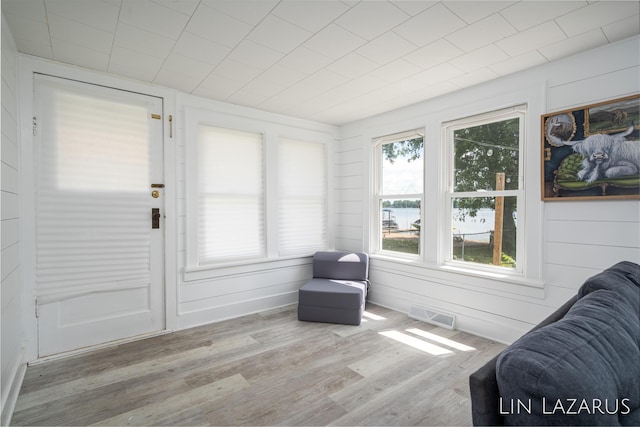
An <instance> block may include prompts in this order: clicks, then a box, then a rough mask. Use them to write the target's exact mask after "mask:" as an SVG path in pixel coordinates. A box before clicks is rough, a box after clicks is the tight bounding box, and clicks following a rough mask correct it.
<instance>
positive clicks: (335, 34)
mask: <svg viewBox="0 0 640 427" xmlns="http://www.w3.org/2000/svg"><path fill="white" fill-rule="evenodd" d="M366 42H367V41H366V40H365V39H363V38H361V37H358V36H356V35H355V34H353V33H351V32H349V31H347V30H345V29H344V28H342V27H339V26H337V25H335V24H331V25H329V26H328V27H326V28H324V29H323V30H321V31H320V32H318V33H316V34H315V35H314V36H313V37H311V38H310V39H309V40H307V41H306V42H305V44H304V46H305V47H307V48H309V49H311V50H313V51H315V52H317V53H321V54H323V55H325V56H328V57H329V58H333V59H338V58H340V57H341V56H344V55H346V54H347V53H349V52H351V51H353V50H355V49H357V48H359V47H360V46H362V45H363V44H365V43H366Z"/></svg>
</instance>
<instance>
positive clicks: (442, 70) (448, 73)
mask: <svg viewBox="0 0 640 427" xmlns="http://www.w3.org/2000/svg"><path fill="white" fill-rule="evenodd" d="M461 74H463V72H462V71H461V70H460V69H459V68H456V67H454V66H453V65H450V64H440V65H437V66H435V67H432V68H429V69H428V70H425V71H422V72H420V73H418V74H416V75H413V76H411V77H410V78H411V79H412V80H415V81H416V82H419V83H421V84H423V85H424V86H431V85H434V84H436V83H440V82H443V81H445V80H448V79H450V78H453V77H456V76H459V75H461Z"/></svg>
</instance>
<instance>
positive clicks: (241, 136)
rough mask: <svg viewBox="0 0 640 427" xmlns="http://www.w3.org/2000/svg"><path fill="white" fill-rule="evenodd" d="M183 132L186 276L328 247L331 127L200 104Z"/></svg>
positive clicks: (291, 258) (188, 112)
mask: <svg viewBox="0 0 640 427" xmlns="http://www.w3.org/2000/svg"><path fill="white" fill-rule="evenodd" d="M184 132H185V145H184V158H185V183H184V184H185V186H184V189H185V198H184V202H185V217H184V221H185V222H184V230H185V242H186V245H185V257H184V259H185V265H184V274H185V280H186V281H191V280H200V279H203V278H208V277H218V276H219V275H223V274H229V271H246V267H245V266H246V265H249V264H258V263H259V264H261V265H263V266H266V265H268V264H269V263H271V262H281V261H282V262H284V264H296V263H297V262H298V261H297V260H295V258H299V257H306V256H310V255H313V254H314V253H315V252H316V251H319V250H327V249H328V248H329V247H330V246H331V243H330V242H331V239H332V236H333V234H332V232H331V230H330V224H331V218H330V216H329V212H328V210H329V206H330V200H331V199H330V195H329V194H328V188H330V183H331V180H330V174H329V168H330V165H329V164H328V157H329V154H330V152H329V151H328V150H327V145H328V144H329V143H330V142H331V141H332V140H333V138H334V136H333V133H332V132H328V131H324V130H314V129H303V128H299V127H295V128H294V127H292V126H288V125H286V124H281V123H274V122H270V121H261V120H258V119H247V118H244V117H237V116H233V115H228V114H223V113H219V112H215V111H210V110H205V109H200V108H185V126H184ZM284 264H281V265H284ZM217 269H220V270H218V271H214V270H217ZM229 269H231V270H229Z"/></svg>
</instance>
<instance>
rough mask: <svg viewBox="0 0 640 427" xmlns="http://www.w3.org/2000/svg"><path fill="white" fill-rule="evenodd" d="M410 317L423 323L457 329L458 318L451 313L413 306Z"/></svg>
mask: <svg viewBox="0 0 640 427" xmlns="http://www.w3.org/2000/svg"><path fill="white" fill-rule="evenodd" d="M409 317H410V318H412V319H416V320H422V321H423V322H427V323H431V324H433V325H436V326H441V327H443V328H446V329H455V324H456V316H455V315H453V314H449V313H443V312H441V311H436V310H434V309H432V308H426V307H418V306H417V305H412V306H411V308H410V309H409Z"/></svg>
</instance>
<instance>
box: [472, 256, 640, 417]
mask: <svg viewBox="0 0 640 427" xmlns="http://www.w3.org/2000/svg"><path fill="white" fill-rule="evenodd" d="M469 386H470V392H471V405H472V416H473V424H474V425H640V265H638V264H635V263H632V262H628V261H624V262H620V263H618V264H616V265H614V266H612V267H610V268H608V269H607V270H605V271H603V272H602V273H599V274H597V275H595V276H593V277H591V278H590V279H588V280H587V281H586V282H585V283H584V284H583V285H582V287H581V288H580V289H579V291H578V294H577V295H576V296H575V297H574V298H572V299H571V300H569V301H567V303H565V304H564V305H563V306H562V307H560V308H559V309H558V310H557V311H556V312H554V313H553V314H552V315H551V316H549V317H548V318H547V319H545V320H544V321H543V322H541V323H540V324H539V325H537V326H536V327H535V328H534V329H532V330H531V331H529V332H528V333H527V334H525V335H524V336H522V337H521V338H520V339H518V340H517V341H516V342H514V343H513V344H512V345H511V346H509V347H508V348H506V349H505V350H504V351H503V352H502V353H501V354H499V355H498V356H497V357H495V358H494V359H492V360H490V361H489V362H488V363H487V364H485V365H484V366H482V367H481V368H480V369H478V370H477V371H476V372H474V373H473V374H472V375H471V376H470V377H469Z"/></svg>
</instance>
